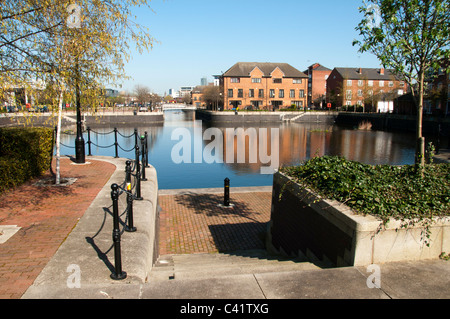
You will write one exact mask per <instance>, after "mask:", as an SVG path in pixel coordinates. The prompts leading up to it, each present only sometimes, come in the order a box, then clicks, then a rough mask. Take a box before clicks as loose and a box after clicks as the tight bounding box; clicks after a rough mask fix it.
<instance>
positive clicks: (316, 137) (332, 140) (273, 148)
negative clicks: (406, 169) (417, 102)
mask: <svg viewBox="0 0 450 319" xmlns="http://www.w3.org/2000/svg"><path fill="white" fill-rule="evenodd" d="M275 129H279V139H278V140H277V141H275V142H276V144H272V143H273V142H274V141H273V138H272V136H271V128H270V127H264V128H228V130H230V131H231V132H232V134H227V128H220V131H221V136H220V137H221V138H222V141H221V142H222V143H220V146H221V147H222V151H221V152H220V154H215V156H216V157H217V156H220V157H217V158H220V159H221V161H223V163H224V164H225V165H227V166H229V167H230V168H232V169H233V170H234V171H236V172H238V173H239V172H242V173H255V174H257V173H259V172H260V169H261V167H267V166H270V165H271V160H272V159H274V156H278V163H279V165H280V166H290V165H299V164H301V163H303V162H305V161H307V160H308V159H310V158H313V157H317V156H324V155H335V156H343V157H345V158H346V159H348V160H352V161H358V162H362V163H367V164H388V163H401V162H402V158H401V157H402V150H401V148H399V147H396V143H398V142H396V140H395V135H393V134H392V133H389V132H377V131H371V132H368V131H358V130H347V129H339V128H338V127H336V126H333V127H329V126H323V125H322V126H320V125H319V126H313V125H287V126H280V127H277V128H275ZM261 132H263V133H266V134H261ZM265 135H267V137H265ZM203 143H204V146H206V145H208V144H209V143H211V140H203ZM272 152H273V154H272ZM277 152H278V154H277ZM264 155H266V156H265V157H264Z"/></svg>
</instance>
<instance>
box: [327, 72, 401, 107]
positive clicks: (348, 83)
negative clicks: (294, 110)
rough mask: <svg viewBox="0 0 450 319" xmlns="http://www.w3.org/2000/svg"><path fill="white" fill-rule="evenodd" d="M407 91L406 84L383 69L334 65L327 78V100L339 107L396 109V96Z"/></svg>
mask: <svg viewBox="0 0 450 319" xmlns="http://www.w3.org/2000/svg"><path fill="white" fill-rule="evenodd" d="M405 93H407V85H406V83H405V82H404V81H402V80H401V79H400V78H398V77H397V76H396V75H394V74H393V72H392V71H391V70H388V69H384V68H380V69H373V68H334V69H333V71H331V73H330V75H329V77H328V79H327V102H330V103H332V104H333V105H334V106H335V107H338V108H341V107H343V108H344V109H346V108H347V109H348V108H350V107H352V109H355V108H358V107H360V108H363V110H365V111H372V112H393V105H394V99H396V98H397V97H398V96H401V95H403V94H405Z"/></svg>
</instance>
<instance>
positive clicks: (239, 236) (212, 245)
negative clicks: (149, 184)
mask: <svg viewBox="0 0 450 319" xmlns="http://www.w3.org/2000/svg"><path fill="white" fill-rule="evenodd" d="M271 196H272V193H271V192H252V193H235V192H231V195H230V202H231V204H232V206H230V207H229V208H225V207H223V205H222V204H223V194H180V195H163V196H161V195H160V196H159V205H160V206H161V208H162V211H161V214H160V225H161V226H160V227H161V229H160V254H161V255H166V254H193V253H194V254H195V253H217V252H227V251H235V250H246V249H264V234H265V232H266V230H267V229H266V227H267V226H266V225H267V222H269V220H270V205H271Z"/></svg>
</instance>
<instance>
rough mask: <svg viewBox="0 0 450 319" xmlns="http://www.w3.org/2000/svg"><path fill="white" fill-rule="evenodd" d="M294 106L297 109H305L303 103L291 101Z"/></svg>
mask: <svg viewBox="0 0 450 319" xmlns="http://www.w3.org/2000/svg"><path fill="white" fill-rule="evenodd" d="M292 104H295V106H296V107H303V101H291V105H292Z"/></svg>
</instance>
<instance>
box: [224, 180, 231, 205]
mask: <svg viewBox="0 0 450 319" xmlns="http://www.w3.org/2000/svg"><path fill="white" fill-rule="evenodd" d="M224 184H225V185H224V198H223V206H225V207H228V206H230V179H229V178H228V177H227V178H225V182H224Z"/></svg>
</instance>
